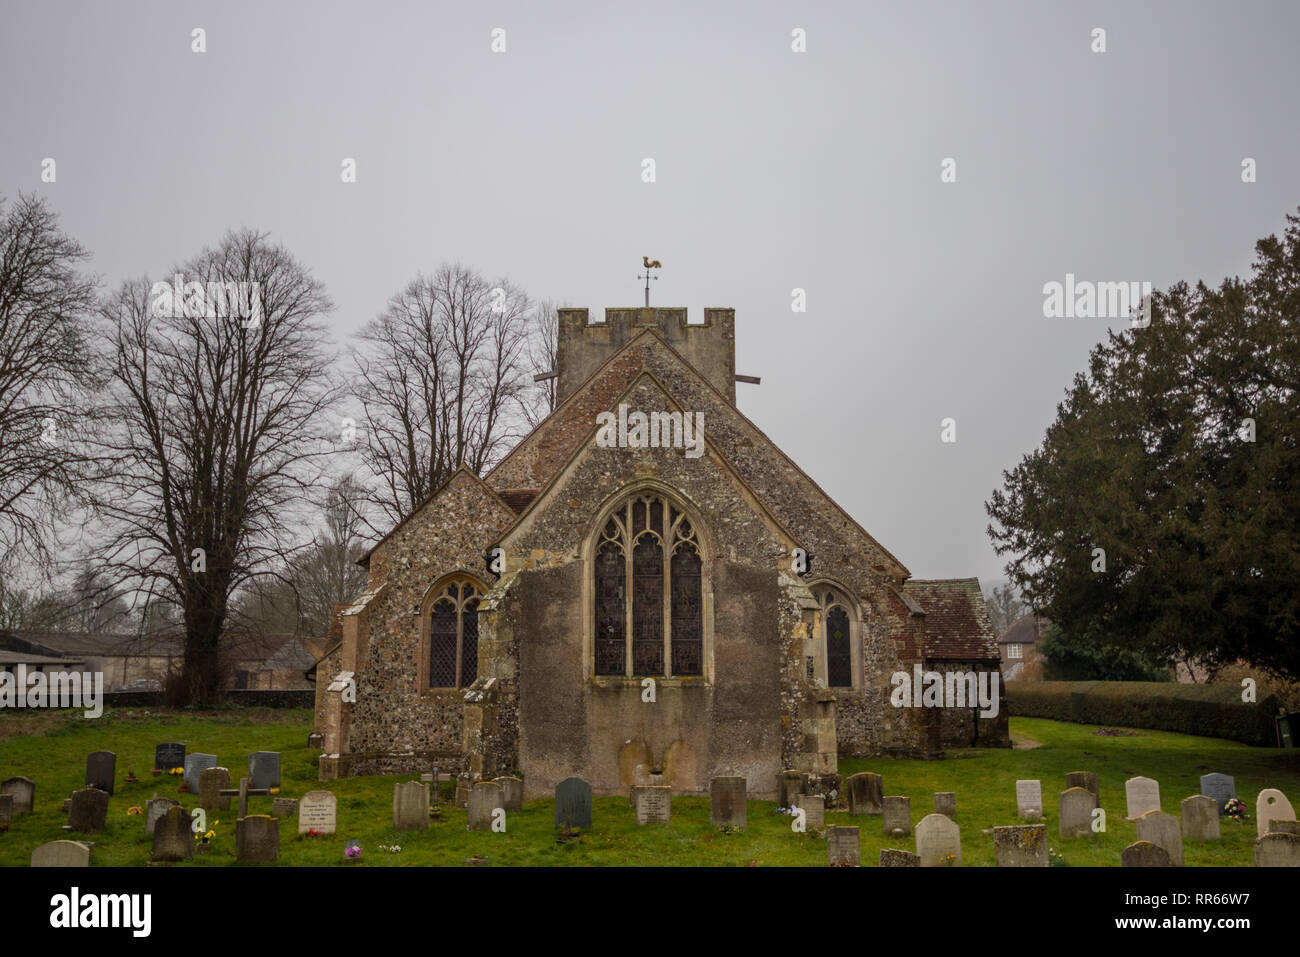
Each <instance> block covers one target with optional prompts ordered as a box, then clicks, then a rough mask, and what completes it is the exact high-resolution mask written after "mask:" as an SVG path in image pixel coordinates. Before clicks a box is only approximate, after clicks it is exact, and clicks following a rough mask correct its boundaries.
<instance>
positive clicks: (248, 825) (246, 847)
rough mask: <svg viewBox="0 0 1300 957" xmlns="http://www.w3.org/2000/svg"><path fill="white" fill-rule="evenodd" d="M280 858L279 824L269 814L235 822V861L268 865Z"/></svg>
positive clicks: (253, 815)
mask: <svg viewBox="0 0 1300 957" xmlns="http://www.w3.org/2000/svg"><path fill="white" fill-rule="evenodd" d="M279 856H280V822H279V821H278V820H276V819H275V818H273V817H271V816H270V815H269V814H250V815H248V817H241V818H240V819H239V820H238V821H236V822H235V859H236V860H237V861H239V863H241V864H269V863H271V862H272V861H274V860H276V859H277V858H278V857H279Z"/></svg>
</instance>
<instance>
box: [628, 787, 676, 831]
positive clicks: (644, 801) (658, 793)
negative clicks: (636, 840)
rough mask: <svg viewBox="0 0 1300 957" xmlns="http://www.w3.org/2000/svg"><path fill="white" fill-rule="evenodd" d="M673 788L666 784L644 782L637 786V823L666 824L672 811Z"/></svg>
mask: <svg viewBox="0 0 1300 957" xmlns="http://www.w3.org/2000/svg"><path fill="white" fill-rule="evenodd" d="M672 793H673V789H672V788H671V787H668V786H666V785H660V784H646V785H642V786H641V787H639V788H637V792H636V822H637V824H668V823H670V822H671V819H672V813H673V802H672Z"/></svg>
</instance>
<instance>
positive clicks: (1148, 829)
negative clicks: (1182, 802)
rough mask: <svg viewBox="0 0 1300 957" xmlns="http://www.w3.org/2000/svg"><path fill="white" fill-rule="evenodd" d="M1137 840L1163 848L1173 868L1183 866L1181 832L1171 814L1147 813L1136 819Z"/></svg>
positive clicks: (1176, 819) (1162, 812) (1176, 820)
mask: <svg viewBox="0 0 1300 957" xmlns="http://www.w3.org/2000/svg"><path fill="white" fill-rule="evenodd" d="M1216 820H1217V818H1216ZM1137 839H1138V840H1139V841H1150V842H1151V843H1152V844H1155V845H1156V846H1157V847H1160V848H1163V849H1164V852H1165V853H1166V854H1168V855H1169V863H1170V864H1171V865H1172V866H1173V867H1182V866H1183V831H1182V827H1181V826H1180V825H1179V823H1178V818H1176V817H1174V816H1173V815H1172V814H1166V813H1165V812H1164V811H1147V812H1146V813H1145V814H1143V815H1142V816H1141V817H1140V818H1138V819H1137Z"/></svg>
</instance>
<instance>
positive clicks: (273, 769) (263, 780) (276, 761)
mask: <svg viewBox="0 0 1300 957" xmlns="http://www.w3.org/2000/svg"><path fill="white" fill-rule="evenodd" d="M248 779H249V780H250V781H252V782H253V787H254V788H257V789H262V788H266V789H270V788H278V787H279V786H280V752H279V751H254V752H253V753H252V754H250V755H249V756H248Z"/></svg>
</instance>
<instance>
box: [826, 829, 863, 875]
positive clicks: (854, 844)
mask: <svg viewBox="0 0 1300 957" xmlns="http://www.w3.org/2000/svg"><path fill="white" fill-rule="evenodd" d="M859 840H860V839H859V835H858V829H857V828H856V827H843V826H840V827H832V828H830V829H829V830H827V832H826V863H827V864H828V865H830V866H831V867H861V866H862V846H861V844H860V842H859Z"/></svg>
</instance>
